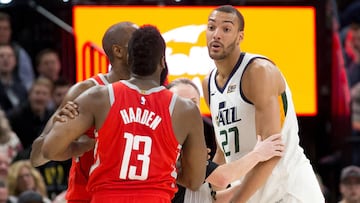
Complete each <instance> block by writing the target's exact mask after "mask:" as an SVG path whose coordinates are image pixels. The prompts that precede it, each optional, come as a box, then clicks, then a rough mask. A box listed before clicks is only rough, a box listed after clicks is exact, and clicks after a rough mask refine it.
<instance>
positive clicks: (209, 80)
mask: <svg viewBox="0 0 360 203" xmlns="http://www.w3.org/2000/svg"><path fill="white" fill-rule="evenodd" d="M206 38H207V46H208V52H209V55H210V57H211V58H212V59H213V60H214V62H215V65H216V68H215V69H214V70H213V71H212V72H211V73H210V74H209V75H208V76H207V77H206V78H205V79H204V81H203V89H204V96H205V99H206V100H207V103H208V105H209V107H210V111H211V116H212V121H213V124H214V129H215V134H216V140H217V144H218V150H217V152H216V154H215V157H214V161H215V162H217V163H219V164H222V163H229V162H233V161H235V160H238V159H240V158H241V157H242V156H244V155H245V154H247V153H248V152H250V151H251V149H253V147H254V145H255V143H256V135H262V139H265V138H267V137H268V136H270V135H272V134H275V133H281V134H282V135H283V137H282V140H283V142H284V144H285V149H286V150H285V154H284V155H283V157H281V158H280V157H273V158H271V159H270V160H268V161H265V162H261V163H259V164H257V165H256V166H255V167H254V168H253V169H252V170H251V171H250V172H249V173H248V174H247V175H246V176H245V177H244V178H243V179H242V180H241V185H240V186H238V187H239V188H238V189H237V192H236V194H235V196H234V197H233V199H232V201H231V202H251V203H280V202H281V203H293V202H294V203H309V202H311V203H324V202H325V200H324V197H323V195H322V192H321V190H320V186H319V183H318V181H317V179H316V176H315V173H314V171H313V168H312V166H311V164H310V162H309V160H308V159H307V158H306V156H305V155H304V152H303V149H302V148H301V147H300V146H299V136H298V123H297V117H296V113H295V110H294V106H293V101H292V96H291V92H290V90H289V87H288V85H287V84H286V81H285V78H284V77H283V75H282V73H281V72H280V71H279V69H278V68H277V67H276V65H275V64H274V63H273V62H272V61H270V60H269V59H267V58H266V57H264V56H260V55H254V54H249V53H244V52H241V50H240V46H239V45H240V42H241V41H242V40H243V38H244V18H243V16H242V14H241V13H240V12H239V11H238V10H237V9H236V8H234V7H232V6H229V5H225V6H220V7H218V8H216V9H214V10H213V11H212V12H211V13H210V15H209V18H208V26H207V31H206ZM233 185H235V184H233Z"/></svg>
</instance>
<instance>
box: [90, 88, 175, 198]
mask: <svg viewBox="0 0 360 203" xmlns="http://www.w3.org/2000/svg"><path fill="white" fill-rule="evenodd" d="M107 87H108V90H109V97H110V101H109V102H110V104H111V108H110V110H109V113H108V115H107V118H106V119H105V121H104V123H103V125H102V127H101V128H100V129H98V130H97V132H96V134H95V136H96V139H97V141H96V144H95V149H94V153H95V157H96V160H95V162H94V165H93V166H92V167H91V169H90V177H89V183H88V188H89V191H90V192H91V193H92V194H93V196H92V201H91V202H92V203H99V202H104V203H110V202H123V203H127V202H132V203H143V202H158V203H165V202H166V203H169V202H170V201H171V199H172V198H173V196H174V194H175V192H176V191H177V187H176V177H177V173H176V160H177V158H178V156H179V153H180V150H181V145H180V144H179V143H178V141H177V139H176V137H175V134H174V132H173V128H172V120H171V114H172V112H173V108H174V105H175V101H176V96H175V95H174V94H173V93H171V92H170V91H169V90H167V89H166V88H165V87H163V86H160V87H156V88H152V89H150V90H146V91H144V90H140V89H138V88H137V87H136V86H134V85H132V84H130V83H128V82H127V81H121V82H116V83H113V84H111V85H108V86H107ZM164 107H166V108H164Z"/></svg>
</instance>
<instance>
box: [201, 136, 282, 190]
mask: <svg viewBox="0 0 360 203" xmlns="http://www.w3.org/2000/svg"><path fill="white" fill-rule="evenodd" d="M283 150H284V145H283V144H282V142H281V134H275V135H271V136H270V137H268V138H266V139H265V140H264V141H261V137H260V136H259V137H258V142H257V143H256V145H255V147H254V149H253V150H252V151H251V152H249V153H248V154H246V155H245V156H243V157H242V158H241V159H238V160H236V161H234V162H230V163H227V164H223V165H220V166H218V167H217V168H216V169H215V170H214V171H213V172H212V173H211V174H210V175H209V177H208V178H207V179H206V181H207V182H209V183H211V184H212V185H215V186H217V187H220V188H226V186H228V185H229V184H230V183H231V182H233V181H235V180H239V179H240V178H242V177H243V176H244V175H245V174H246V173H248V172H249V171H250V170H251V169H252V168H253V167H254V166H255V165H256V164H257V163H259V162H262V161H267V160H269V159H270V158H272V157H274V156H282V154H283ZM234 171H236V173H234Z"/></svg>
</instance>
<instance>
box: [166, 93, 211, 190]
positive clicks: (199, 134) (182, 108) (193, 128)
mask: <svg viewBox="0 0 360 203" xmlns="http://www.w3.org/2000/svg"><path fill="white" fill-rule="evenodd" d="M172 123H173V128H174V132H175V135H176V137H177V139H178V142H179V143H180V144H182V157H181V159H180V161H181V170H180V171H179V174H178V178H177V182H178V183H179V184H181V185H183V186H184V187H187V188H189V189H191V190H197V189H198V188H199V187H200V186H201V184H202V183H203V182H204V180H205V170H206V163H207V149H206V145H205V138H204V130H203V121H202V118H201V114H200V111H199V109H198V107H197V106H196V104H194V103H193V102H192V101H191V100H188V99H182V98H180V97H178V98H177V101H176V104H175V108H174V112H173V115H172Z"/></svg>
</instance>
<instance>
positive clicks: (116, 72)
mask: <svg viewBox="0 0 360 203" xmlns="http://www.w3.org/2000/svg"><path fill="white" fill-rule="evenodd" d="M129 78H130V73H129V72H128V70H127V69H126V68H125V67H115V66H114V67H113V68H112V69H111V71H110V72H109V73H107V74H106V79H107V80H108V81H109V82H110V83H113V82H116V81H119V80H127V79H129Z"/></svg>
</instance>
